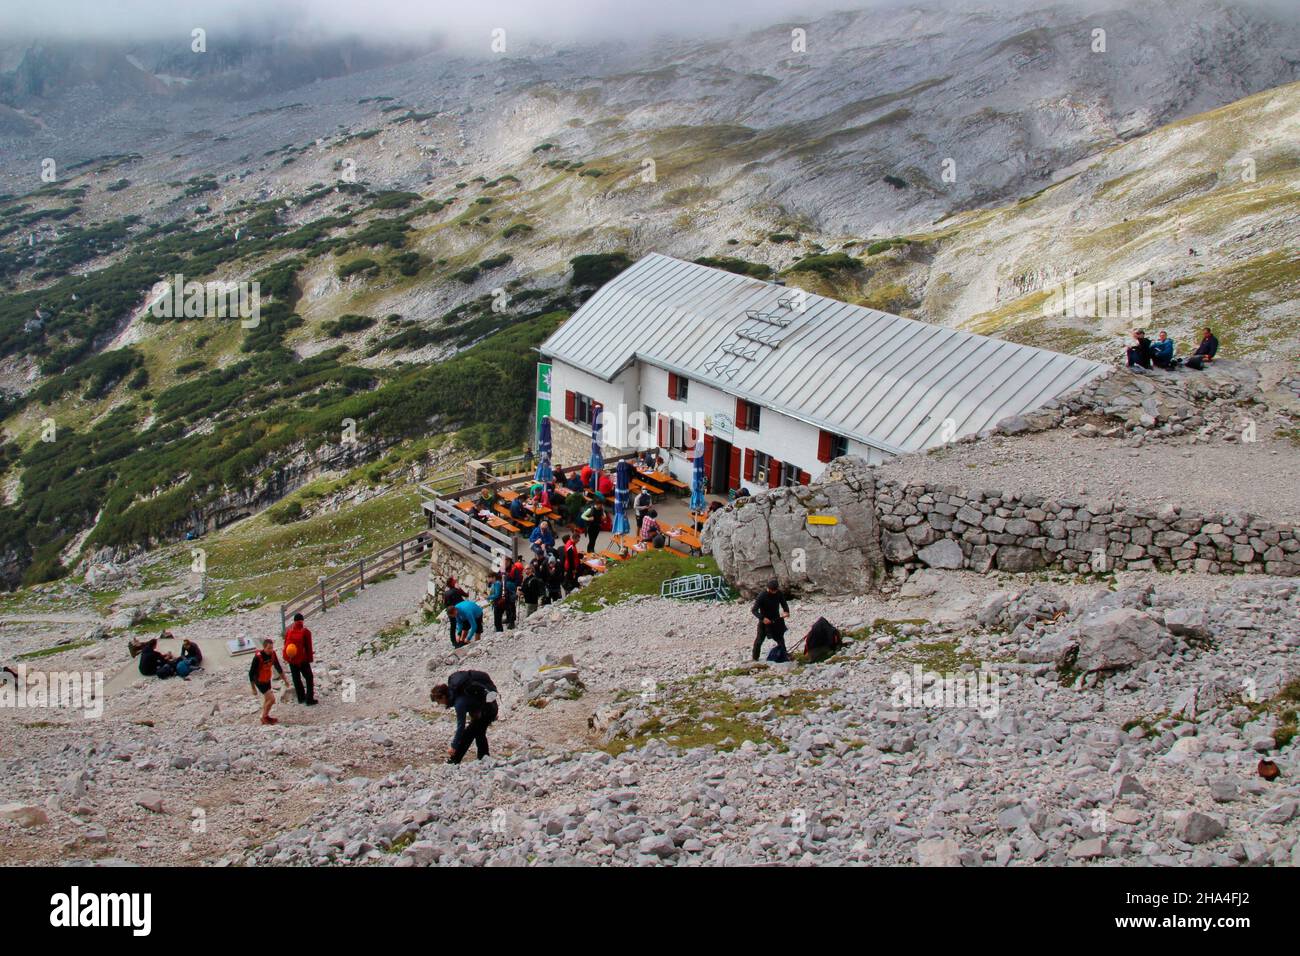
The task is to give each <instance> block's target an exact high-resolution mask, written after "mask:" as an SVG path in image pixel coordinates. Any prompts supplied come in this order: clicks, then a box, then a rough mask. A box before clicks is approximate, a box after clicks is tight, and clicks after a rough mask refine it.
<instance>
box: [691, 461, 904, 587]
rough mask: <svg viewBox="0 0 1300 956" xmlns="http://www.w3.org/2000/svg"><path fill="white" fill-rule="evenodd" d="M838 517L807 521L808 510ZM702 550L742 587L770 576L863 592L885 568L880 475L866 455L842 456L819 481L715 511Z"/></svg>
mask: <svg viewBox="0 0 1300 956" xmlns="http://www.w3.org/2000/svg"><path fill="white" fill-rule="evenodd" d="M814 514H816V515H822V516H827V517H832V518H834V519H836V520H835V524H809V523H808V517H809V515H814ZM701 537H702V541H703V545H704V550H705V551H707V552H709V553H711V554H712V555H713V557H714V558H715V559H716V560H717V562H718V567H719V569H720V570H721V571H722V574H723V576H724V577H726V579H727V580H728V581H729V582H730V583H731V584H732V585H734V586H735V587H737V588H738V589H739V590H740V591H742V592H743V593H745V594H753V593H755V592H757V591H759V590H761V589H762V588H763V587H764V586H765V585H766V584H767V582H768V580H769V579H771V578H776V579H777V580H779V581H780V582H781V586H782V587H783V588H789V589H791V590H795V591H801V592H804V593H824V594H861V593H863V592H864V591H869V590H873V589H874V588H875V587H876V586H877V585H878V584H879V583H880V582H881V581H882V580H883V579H884V574H885V557H884V554H883V552H882V550H881V541H880V537H881V536H880V528H879V525H878V523H877V520H876V483H875V476H874V473H873V472H872V470H871V468H870V466H868V465H867V463H866V462H865V461H863V460H862V459H861V458H857V457H853V456H849V457H845V458H838V459H836V460H835V461H833V462H831V463H830V465H828V466H827V468H826V472H825V475H824V476H823V478H822V480H821V481H820V482H818V483H817V484H812V485H798V486H795V487H791V488H774V489H772V490H770V491H763V492H760V493H758V494H756V495H753V496H751V497H748V498H742V499H740V500H738V501H735V502H733V503H732V504H729V505H728V506H727V507H725V508H723V509H721V510H720V511H718V512H716V513H715V514H714V516H713V517H712V518H710V519H709V522H708V524H706V525H705V526H704V533H703V535H702V536H701Z"/></svg>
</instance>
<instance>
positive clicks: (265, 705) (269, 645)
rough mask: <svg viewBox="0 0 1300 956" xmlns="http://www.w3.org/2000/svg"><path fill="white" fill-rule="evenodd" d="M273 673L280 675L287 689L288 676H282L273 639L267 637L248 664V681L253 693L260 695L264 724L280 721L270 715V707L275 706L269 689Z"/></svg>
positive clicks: (273, 692) (272, 693)
mask: <svg viewBox="0 0 1300 956" xmlns="http://www.w3.org/2000/svg"><path fill="white" fill-rule="evenodd" d="M273 673H275V674H279V675H280V680H281V681H283V683H284V687H285V689H286V690H288V688H289V678H287V677H285V676H284V668H282V667H281V666H280V658H279V657H277V656H276V654H275V641H273V640H271V638H269V637H268V638H267V639H266V640H264V641H263V642H262V649H261V650H260V651H257V652H255V653H254V654H253V660H252V662H251V663H250V664H249V665H248V682H249V683H250V684H252V685H253V693H254V694H260V695H261V697H262V723H264V724H278V723H279V722H280V721H279V719H277V718H275V717H272V716H271V708H272V707H273V706H275V691H273V690H272V689H271V676H272V674H273Z"/></svg>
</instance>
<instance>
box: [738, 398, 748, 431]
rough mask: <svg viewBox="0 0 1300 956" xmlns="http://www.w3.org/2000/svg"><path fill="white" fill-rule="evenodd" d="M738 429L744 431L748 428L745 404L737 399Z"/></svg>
mask: <svg viewBox="0 0 1300 956" xmlns="http://www.w3.org/2000/svg"><path fill="white" fill-rule="evenodd" d="M736 427H737V428H739V429H741V430H742V431H743V430H744V429H745V428H746V427H747V425H746V422H745V403H744V402H742V401H741V400H740V399H736Z"/></svg>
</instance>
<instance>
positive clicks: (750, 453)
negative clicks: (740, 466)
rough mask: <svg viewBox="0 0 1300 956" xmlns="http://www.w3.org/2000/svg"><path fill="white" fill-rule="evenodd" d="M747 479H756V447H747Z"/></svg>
mask: <svg viewBox="0 0 1300 956" xmlns="http://www.w3.org/2000/svg"><path fill="white" fill-rule="evenodd" d="M745 480H746V481H753V480H754V449H752V448H746V449H745Z"/></svg>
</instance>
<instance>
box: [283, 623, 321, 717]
mask: <svg viewBox="0 0 1300 956" xmlns="http://www.w3.org/2000/svg"><path fill="white" fill-rule="evenodd" d="M284 659H285V660H286V661H288V662H289V673H290V674H292V675H293V691H294V693H295V694H296V695H297V697H298V703H300V704H315V703H316V681H315V678H314V677H313V676H312V673H311V662H312V661H314V660H315V659H316V653H315V649H314V648H313V647H312V643H311V631H309V630H308V629H307V625H306V624H304V623H303V617H302V615H301V614H295V615H294V616H293V623H292V624H290V625H289V627H288V628H287V629H286V630H285V632H284ZM304 683H305V684H306V689H305V690H304V689H303V684H304Z"/></svg>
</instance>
